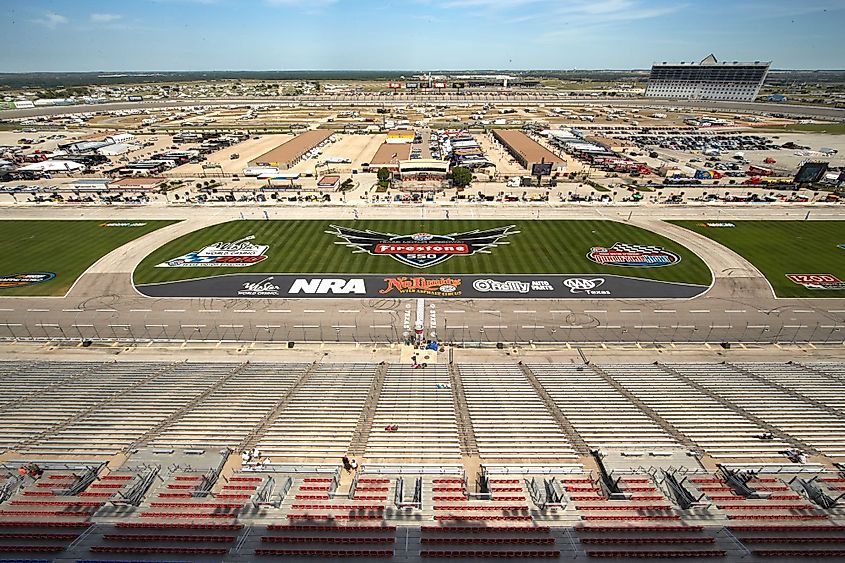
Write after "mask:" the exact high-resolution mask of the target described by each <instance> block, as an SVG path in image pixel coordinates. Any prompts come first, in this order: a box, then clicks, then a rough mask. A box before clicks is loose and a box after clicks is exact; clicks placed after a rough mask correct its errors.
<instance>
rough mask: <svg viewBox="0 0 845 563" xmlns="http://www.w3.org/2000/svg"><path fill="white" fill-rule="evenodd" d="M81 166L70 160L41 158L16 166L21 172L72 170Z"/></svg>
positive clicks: (79, 168) (80, 168)
mask: <svg viewBox="0 0 845 563" xmlns="http://www.w3.org/2000/svg"><path fill="white" fill-rule="evenodd" d="M82 168H83V166H82V165H81V164H79V163H78V162H73V161H72V160H43V161H41V162H36V163H34V164H28V165H26V166H22V167H20V168H18V170H19V171H21V172H74V171H76V170H82Z"/></svg>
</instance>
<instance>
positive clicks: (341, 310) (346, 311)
mask: <svg viewBox="0 0 845 563" xmlns="http://www.w3.org/2000/svg"><path fill="white" fill-rule="evenodd" d="M337 312H338V313H360V312H361V311H359V310H358V309H338V310H337Z"/></svg>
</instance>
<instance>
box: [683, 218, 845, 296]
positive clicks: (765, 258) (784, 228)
mask: <svg viewBox="0 0 845 563" xmlns="http://www.w3.org/2000/svg"><path fill="white" fill-rule="evenodd" d="M671 222H672V223H674V224H676V225H679V226H681V227H684V228H687V229H690V230H691V231H695V232H697V233H699V234H702V235H704V236H706V237H707V238H710V239H712V240H714V241H716V242H718V243H720V244H723V245H725V246H727V247H728V248H730V249H731V250H733V251H735V252H736V253H738V254H739V255H740V256H742V257H743V258H745V259H746V260H748V261H749V262H751V263H752V264H754V266H756V267H757V269H758V270H760V271H761V272H762V273H763V275H765V276H766V279H768V280H769V283H771V284H772V287H773V288H774V290H775V294H776V295H777V296H778V297H826V298H833V297H839V298H841V297H845V290H819V289H807V288H805V287H804V286H802V285H798V284H796V283H794V282H792V281H791V280H790V279H789V278H787V277H786V274H833V275H834V276H836V277H838V278H839V279H840V280H845V249H842V248H839V247H838V245H840V244H843V245H845V221H731V222H732V223H733V224H734V225H736V227H734V228H712V227H706V226H703V223H702V222H701V221H671Z"/></svg>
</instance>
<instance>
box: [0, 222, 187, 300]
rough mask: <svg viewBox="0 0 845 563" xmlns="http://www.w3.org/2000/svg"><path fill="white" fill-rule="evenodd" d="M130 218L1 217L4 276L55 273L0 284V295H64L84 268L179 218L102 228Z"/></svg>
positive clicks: (0, 251) (0, 265) (1, 272)
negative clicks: (46, 277)
mask: <svg viewBox="0 0 845 563" xmlns="http://www.w3.org/2000/svg"><path fill="white" fill-rule="evenodd" d="M118 222H119V223H123V222H128V221H0V276H8V275H12V274H18V273H25V272H53V273H54V274H56V277H55V278H53V279H52V280H49V281H45V282H42V283H37V284H33V285H28V286H23V287H7V288H0V297H8V296H22V295H37V296H53V295H64V294H65V293H66V292H67V290H68V289H70V287H71V286H72V285H73V282H74V281H76V278H78V277H79V276H80V275H81V274H82V273H83V272H84V271H85V270H87V269H88V268H89V267H90V266H91V265H92V264H93V263H94V262H96V261H97V260H99V259H100V258H101V257H102V256H105V255H106V254H108V253H109V252H111V251H112V250H114V249H116V248H118V247H120V246H122V245H124V244H126V243H127V242H129V241H131V240H134V239H136V238H138V237H140V236H142V235H145V234H147V233H150V232H152V231H155V230H156V229H160V228H161V227H164V226H166V225H170V224H172V223H175V222H176V221H131V222H132V223H136V222H137V223H146V224H145V225H144V226H142V227H101V226H100V225H102V224H105V223H118Z"/></svg>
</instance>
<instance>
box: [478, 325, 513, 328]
mask: <svg viewBox="0 0 845 563" xmlns="http://www.w3.org/2000/svg"><path fill="white" fill-rule="evenodd" d="M481 328H508V325H483V326H482V327H481Z"/></svg>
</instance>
